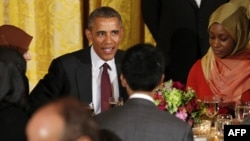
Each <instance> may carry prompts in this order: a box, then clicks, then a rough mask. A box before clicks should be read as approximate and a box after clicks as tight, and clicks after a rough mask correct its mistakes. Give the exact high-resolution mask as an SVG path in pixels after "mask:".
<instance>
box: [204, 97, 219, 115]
mask: <svg viewBox="0 0 250 141" xmlns="http://www.w3.org/2000/svg"><path fill="white" fill-rule="evenodd" d="M204 105H205V110H206V115H207V116H208V117H209V118H211V119H212V118H213V117H215V115H217V113H218V112H219V98H218V97H216V96H205V97H204Z"/></svg>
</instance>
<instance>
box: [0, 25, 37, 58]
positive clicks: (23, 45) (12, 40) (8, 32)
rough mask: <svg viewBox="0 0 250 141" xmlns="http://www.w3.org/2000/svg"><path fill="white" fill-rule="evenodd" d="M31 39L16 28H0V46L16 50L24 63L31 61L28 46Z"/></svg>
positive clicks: (8, 26) (5, 26)
mask: <svg viewBox="0 0 250 141" xmlns="http://www.w3.org/2000/svg"><path fill="white" fill-rule="evenodd" d="M32 38H33V37H32V36H30V35H29V34H28V33H26V32H25V31H23V30H22V29H20V28H18V27H16V26H13V25H2V26H0V45H1V46H8V47H11V48H14V49H16V50H17V51H18V52H19V53H21V54H22V55H23V57H24V59H25V60H26V61H28V60H30V59H31V55H30V53H29V45H30V42H31V40H32Z"/></svg>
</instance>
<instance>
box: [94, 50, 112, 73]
mask: <svg viewBox="0 0 250 141" xmlns="http://www.w3.org/2000/svg"><path fill="white" fill-rule="evenodd" d="M90 55H91V60H92V67H93V69H94V70H96V69H100V67H101V66H102V65H103V63H105V61H104V60H102V59H101V58H100V57H99V56H98V55H97V54H96V52H95V50H94V48H93V46H91V49H90ZM106 63H107V64H108V65H109V66H110V68H111V70H112V69H113V68H115V59H114V58H113V59H111V60H108V61H106Z"/></svg>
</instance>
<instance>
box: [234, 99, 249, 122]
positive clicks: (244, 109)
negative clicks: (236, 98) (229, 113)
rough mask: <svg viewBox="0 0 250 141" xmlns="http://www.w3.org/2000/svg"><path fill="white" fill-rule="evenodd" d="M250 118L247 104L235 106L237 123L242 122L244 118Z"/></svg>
mask: <svg viewBox="0 0 250 141" xmlns="http://www.w3.org/2000/svg"><path fill="white" fill-rule="evenodd" d="M248 116H250V105H249V103H237V104H236V105H235V117H236V119H237V120H238V121H239V122H242V121H243V120H244V119H245V118H246V117H248Z"/></svg>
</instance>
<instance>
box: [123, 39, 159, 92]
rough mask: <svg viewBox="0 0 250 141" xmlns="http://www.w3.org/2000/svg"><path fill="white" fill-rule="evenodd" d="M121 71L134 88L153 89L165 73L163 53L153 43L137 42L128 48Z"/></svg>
mask: <svg viewBox="0 0 250 141" xmlns="http://www.w3.org/2000/svg"><path fill="white" fill-rule="evenodd" d="M121 72H122V74H123V76H124V78H125V79H126V81H127V83H128V85H129V86H130V88H131V89H132V90H134V91H135V90H141V91H151V90H153V89H154V88H155V87H156V86H157V85H158V84H159V83H160V81H161V78H162V75H163V73H164V59H163V55H162V53H161V52H160V51H159V50H158V49H157V48H155V47H154V46H153V45H151V44H136V45H134V46H132V47H130V48H129V49H127V51H126V53H125V55H124V58H123V60H122V66H121Z"/></svg>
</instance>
